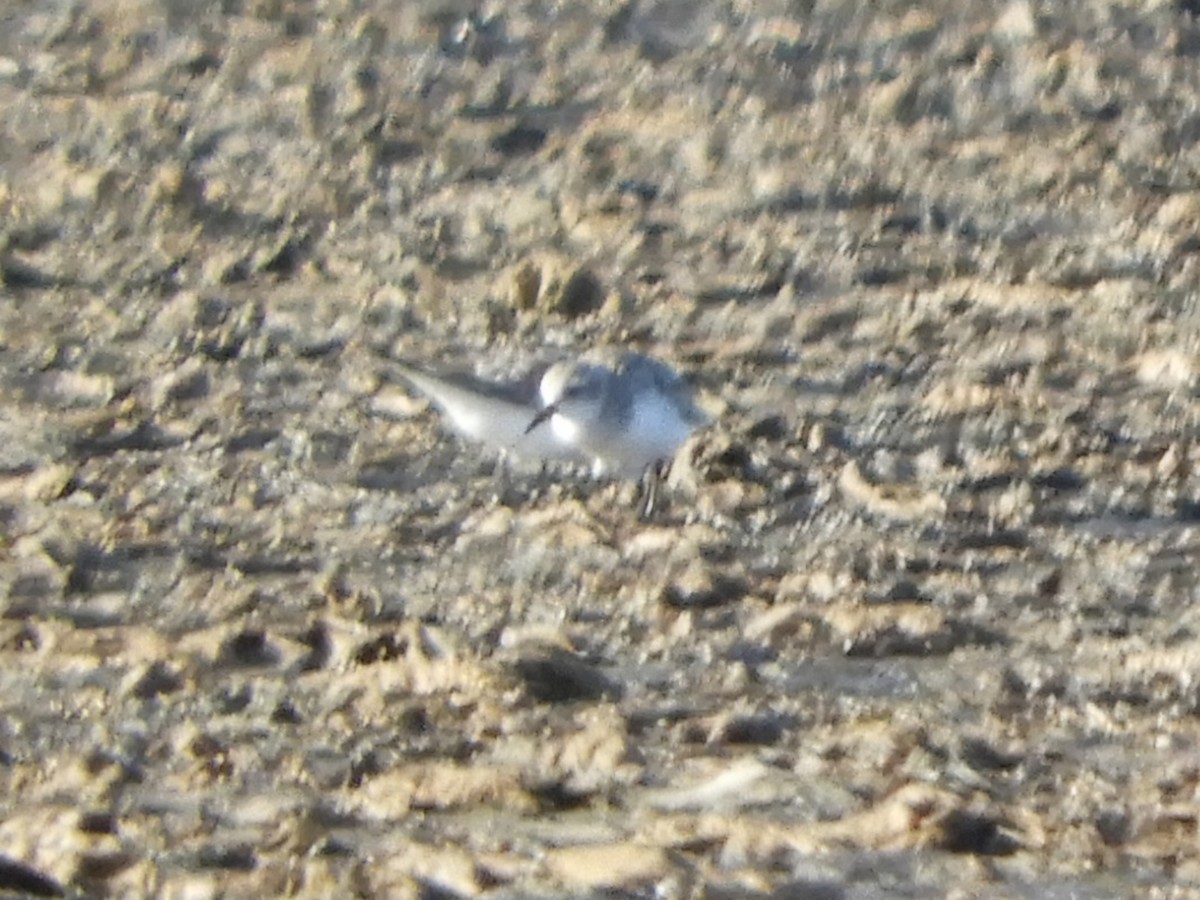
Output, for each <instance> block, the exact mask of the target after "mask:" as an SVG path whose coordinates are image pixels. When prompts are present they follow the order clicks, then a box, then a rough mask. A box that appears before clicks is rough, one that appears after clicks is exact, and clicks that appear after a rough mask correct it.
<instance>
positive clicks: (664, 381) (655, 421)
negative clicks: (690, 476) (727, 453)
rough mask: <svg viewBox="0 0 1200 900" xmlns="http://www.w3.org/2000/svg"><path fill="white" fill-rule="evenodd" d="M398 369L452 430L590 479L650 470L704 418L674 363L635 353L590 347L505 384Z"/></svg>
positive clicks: (707, 419)
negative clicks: (587, 471)
mask: <svg viewBox="0 0 1200 900" xmlns="http://www.w3.org/2000/svg"><path fill="white" fill-rule="evenodd" d="M399 372H400V374H401V375H402V376H403V377H404V378H405V379H407V380H408V381H409V382H410V383H411V384H412V385H413V386H414V387H415V388H417V390H419V391H420V392H421V393H423V394H425V395H426V396H428V397H429V399H430V400H431V401H432V403H433V404H434V406H436V407H437V408H438V409H439V410H440V411H441V413H442V415H443V416H444V417H445V419H446V421H447V422H448V423H449V424H450V426H451V427H452V428H453V429H454V430H455V431H457V432H458V433H459V434H461V435H462V436H464V437H466V438H469V439H470V440H473V441H477V442H479V443H481V444H483V445H485V446H487V447H490V448H492V449H494V450H499V451H503V452H510V453H512V454H514V455H515V456H517V457H519V458H521V459H526V460H535V461H537V460H541V461H567V462H575V463H583V464H586V465H588V466H590V467H591V471H592V474H593V475H595V476H598V477H612V478H628V479H637V478H640V477H642V476H644V475H645V474H646V473H647V472H648V471H651V470H654V471H658V470H659V469H660V467H661V466H663V465H665V464H668V463H669V462H670V461H671V459H672V458H673V457H674V455H675V453H676V452H677V451H678V450H679V448H680V446H681V445H682V444H683V442H684V441H686V440H687V439H688V437H689V436H690V435H691V434H692V433H693V432H694V431H695V430H696V429H698V428H702V427H704V426H705V425H708V424H709V423H710V422H711V418H710V417H709V416H708V414H707V413H705V412H704V411H703V410H702V409H700V407H699V406H697V405H696V402H695V400H694V398H693V393H692V390H691V388H690V387H689V386H688V384H687V382H685V381H684V380H683V379H682V378H681V377H680V376H679V374H678V373H677V372H675V370H674V369H672V368H671V367H670V366H668V365H666V364H664V363H661V362H659V361H657V360H654V359H651V358H650V357H648V356H644V355H642V354H640V353H632V352H613V351H598V352H593V353H589V354H586V355H585V356H583V357H579V358H576V359H570V360H564V361H562V362H557V363H555V364H553V365H551V366H549V367H547V368H545V369H542V370H535V371H534V372H531V373H530V374H529V375H527V376H526V377H524V378H523V379H520V380H517V381H513V382H494V381H486V380H483V379H480V378H477V377H475V376H473V375H469V374H466V373H462V372H456V373H446V374H436V375H435V374H432V373H429V372H426V371H424V370H422V369H420V368H418V367H415V366H413V365H409V364H401V365H400V366H399Z"/></svg>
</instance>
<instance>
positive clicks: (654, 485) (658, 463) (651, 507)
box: [638, 459, 671, 521]
mask: <svg viewBox="0 0 1200 900" xmlns="http://www.w3.org/2000/svg"><path fill="white" fill-rule="evenodd" d="M670 466H671V464H670V462H668V461H666V460H662V459H656V460H655V461H654V462H652V463H650V465H648V466H646V471H645V472H643V473H642V481H641V490H640V491H639V493H640V494H641V508H640V509H639V510H638V517H639V518H640V519H642V521H648V520H650V519H651V518H653V517H654V513H655V511H656V510H657V508H658V493H659V491H660V490H661V489H662V483H663V481H665V480H666V477H667V472H668V471H669V470H670Z"/></svg>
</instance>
